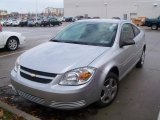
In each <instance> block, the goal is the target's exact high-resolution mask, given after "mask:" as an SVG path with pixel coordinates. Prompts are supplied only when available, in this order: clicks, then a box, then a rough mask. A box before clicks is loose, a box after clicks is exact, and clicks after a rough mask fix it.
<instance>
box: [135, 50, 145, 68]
mask: <svg viewBox="0 0 160 120" xmlns="http://www.w3.org/2000/svg"><path fill="white" fill-rule="evenodd" d="M144 61H145V50H143V52H142V55H141V58H140V60H139V61H138V63H137V64H136V68H142V67H143V64H144Z"/></svg>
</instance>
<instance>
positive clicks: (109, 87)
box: [101, 78, 118, 104]
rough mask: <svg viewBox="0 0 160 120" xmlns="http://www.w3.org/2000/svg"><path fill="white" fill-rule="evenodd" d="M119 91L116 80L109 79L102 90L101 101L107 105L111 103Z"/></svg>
mask: <svg viewBox="0 0 160 120" xmlns="http://www.w3.org/2000/svg"><path fill="white" fill-rule="evenodd" d="M117 89H118V86H117V81H116V80H115V79H114V78H109V79H107V80H106V81H105V82H104V85H103V88H102V92H101V101H102V102H103V103H106V104H107V103H109V102H111V101H112V100H113V99H114V98H115V96H116V94H117Z"/></svg>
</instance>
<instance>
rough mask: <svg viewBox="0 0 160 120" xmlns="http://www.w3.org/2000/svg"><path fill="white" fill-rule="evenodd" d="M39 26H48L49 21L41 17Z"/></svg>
mask: <svg viewBox="0 0 160 120" xmlns="http://www.w3.org/2000/svg"><path fill="white" fill-rule="evenodd" d="M40 26H44V27H45V26H50V22H49V20H48V19H43V20H42V21H41V24H40Z"/></svg>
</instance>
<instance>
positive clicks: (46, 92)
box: [11, 19, 146, 109]
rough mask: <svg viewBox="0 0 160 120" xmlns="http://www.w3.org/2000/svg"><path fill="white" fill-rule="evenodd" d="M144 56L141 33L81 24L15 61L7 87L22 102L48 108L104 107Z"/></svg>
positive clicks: (127, 27)
mask: <svg viewBox="0 0 160 120" xmlns="http://www.w3.org/2000/svg"><path fill="white" fill-rule="evenodd" d="M145 50H146V43H145V34H144V32H143V31H142V30H141V29H139V28H138V27H136V26H135V25H134V24H132V23H131V22H130V21H122V20H114V19H111V20H101V19H99V20H98V19H94V20H82V21H81V20H80V21H77V22H74V23H73V24H71V25H69V26H67V27H66V28H65V29H64V30H62V31H61V32H60V33H59V34H57V35H56V36H55V37H54V38H53V39H51V40H50V41H49V42H47V43H44V44H41V45H39V46H37V47H35V48H33V49H31V50H28V51H27V52H25V53H24V54H22V55H21V56H20V57H18V59H17V61H16V64H15V67H14V69H13V70H12V72H11V83H12V85H13V88H14V89H15V90H16V92H17V93H18V94H19V95H20V96H22V97H24V98H26V99H28V100H30V101H33V102H35V103H38V104H41V105H45V106H48V107H52V108H57V109H79V108H82V107H86V106H88V105H90V104H92V103H94V102H96V103H97V105H98V106H100V107H104V106H107V105H109V104H110V103H112V102H113V100H114V99H115V97H116V96H117V93H118V88H119V84H118V83H119V81H120V80H122V78H124V77H125V76H126V75H127V73H128V72H129V71H130V70H131V69H132V68H133V67H134V66H137V67H142V66H143V64H144V60H145Z"/></svg>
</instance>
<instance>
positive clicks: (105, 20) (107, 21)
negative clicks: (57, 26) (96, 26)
mask: <svg viewBox="0 0 160 120" xmlns="http://www.w3.org/2000/svg"><path fill="white" fill-rule="evenodd" d="M76 22H94V23H99V22H106V23H117V24H119V23H124V22H129V21H127V20H118V19H84V20H79V21H76Z"/></svg>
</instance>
